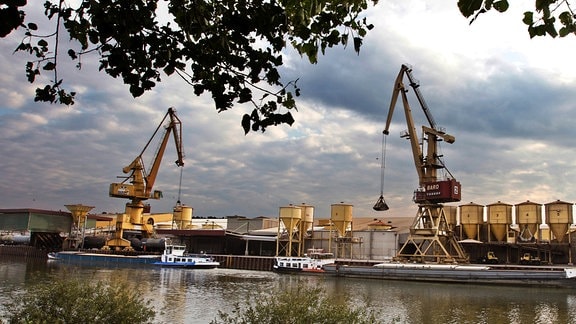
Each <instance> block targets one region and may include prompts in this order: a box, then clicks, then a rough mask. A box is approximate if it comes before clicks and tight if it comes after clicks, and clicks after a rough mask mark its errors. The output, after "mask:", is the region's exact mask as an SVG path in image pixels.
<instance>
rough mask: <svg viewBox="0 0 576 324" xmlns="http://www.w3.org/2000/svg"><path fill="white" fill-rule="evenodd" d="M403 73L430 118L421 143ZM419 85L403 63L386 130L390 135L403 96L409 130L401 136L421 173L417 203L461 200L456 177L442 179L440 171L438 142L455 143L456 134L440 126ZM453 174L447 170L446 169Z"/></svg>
mask: <svg viewBox="0 0 576 324" xmlns="http://www.w3.org/2000/svg"><path fill="white" fill-rule="evenodd" d="M404 75H406V76H407V77H408V80H409V81H410V86H411V87H412V88H413V89H414V92H415V94H416V97H417V99H418V102H419V103H420V106H421V108H422V111H423V112H424V115H425V116H426V119H427V120H428V123H429V126H422V134H423V137H422V140H423V141H422V142H421V141H420V139H419V138H418V133H417V132H416V126H415V123H414V118H413V117H412V109H411V107H410V103H409V101H408V96H407V92H408V89H407V88H406V87H405V85H404V82H403V79H404ZM419 87H420V86H419V84H418V83H417V82H416V81H415V79H414V76H413V75H412V69H411V68H410V67H409V66H408V65H406V64H403V65H402V67H401V69H400V72H399V73H398V76H397V77H396V81H395V82H394V89H393V92H392V99H391V101H390V108H389V110H388V117H387V118H386V126H385V128H384V131H383V133H384V134H385V135H388V134H389V129H390V125H391V122H392V116H393V114H394V109H395V107H396V103H397V101H398V96H401V98H402V104H403V106H404V115H405V117H406V124H407V126H408V129H407V130H406V131H405V132H403V133H402V134H401V137H403V138H407V139H408V140H409V141H410V146H411V147H412V158H413V161H414V165H415V167H416V172H417V173H418V180H419V182H418V185H419V186H418V189H416V191H415V192H414V201H415V202H416V203H445V202H456V201H460V197H461V193H460V183H459V182H457V181H456V180H455V179H454V178H453V177H450V178H448V179H439V178H438V170H440V169H446V167H445V166H444V163H443V162H442V160H441V159H440V158H441V156H440V155H439V154H438V143H439V142H440V141H444V142H446V143H449V144H452V143H454V142H455V140H456V139H455V138H454V136H452V135H450V134H447V133H446V132H445V130H444V129H442V128H439V127H438V126H437V125H436V122H435V121H434V118H433V116H432V113H431V112H430V109H429V108H428V105H427V104H426V101H425V100H424V97H423V96H422V94H421V93H420V89H419ZM424 143H426V148H427V149H426V155H424V153H423V148H424V146H425V145H424ZM446 171H447V172H448V173H450V172H449V171H448V170H446Z"/></svg>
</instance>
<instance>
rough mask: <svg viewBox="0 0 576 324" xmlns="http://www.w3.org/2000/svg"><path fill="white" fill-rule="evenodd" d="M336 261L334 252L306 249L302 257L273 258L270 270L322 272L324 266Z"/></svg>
mask: <svg viewBox="0 0 576 324" xmlns="http://www.w3.org/2000/svg"><path fill="white" fill-rule="evenodd" d="M334 262H336V259H335V258H334V254H332V253H330V252H324V250H323V249H308V253H307V254H305V255H304V256H303V257H282V256H277V257H275V258H274V265H273V267H272V270H274V271H276V272H302V273H324V266H325V265H327V264H332V263H334Z"/></svg>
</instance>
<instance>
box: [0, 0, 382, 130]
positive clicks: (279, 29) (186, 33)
mask: <svg viewBox="0 0 576 324" xmlns="http://www.w3.org/2000/svg"><path fill="white" fill-rule="evenodd" d="M370 3H374V4H375V3H377V0H342V1H325V0H272V1H269V0H165V1H160V0H134V1H118V0H99V1H94V0H92V1H88V0H84V1H64V0H48V1H45V2H44V15H45V16H46V17H47V18H48V19H49V21H50V25H51V26H52V30H51V31H45V30H39V28H38V26H39V25H40V23H39V22H38V21H29V20H28V19H27V15H26V11H27V9H29V7H26V5H27V0H0V21H1V23H0V37H6V36H8V35H10V34H11V33H12V32H14V31H15V30H17V29H23V30H24V33H25V38H24V39H23V41H22V42H21V44H20V45H19V46H18V48H17V51H22V52H26V53H28V54H30V56H31V59H30V60H29V61H28V62H27V63H26V66H25V71H26V72H25V73H26V77H27V79H28V81H29V82H31V83H34V82H35V81H37V79H38V78H39V76H41V75H44V76H48V79H49V81H47V82H46V81H39V82H46V83H47V84H43V85H42V86H40V87H38V88H37V89H36V95H35V101H43V102H51V103H55V102H57V103H62V104H66V105H72V104H74V99H75V98H74V97H75V93H74V92H71V91H69V90H67V89H66V83H65V82H64V79H63V78H61V76H59V74H58V67H59V66H60V64H61V63H62V62H63V60H62V56H68V57H69V58H70V59H72V60H73V61H75V62H76V66H77V68H81V66H82V58H83V57H85V56H86V55H88V54H93V55H97V56H98V59H99V63H100V66H99V68H100V70H101V71H104V72H105V73H107V74H108V75H110V76H112V77H114V78H122V80H123V82H124V83H125V84H126V85H127V86H128V87H129V91H130V93H131V94H132V96H134V97H138V96H140V95H142V94H143V93H144V92H146V91H148V90H151V89H152V88H154V86H155V85H156V84H157V83H158V82H161V76H162V74H164V75H167V76H170V75H173V74H176V75H178V76H180V77H181V78H182V79H184V80H185V82H187V83H188V84H189V85H190V86H191V87H193V89H194V94H195V95H200V94H202V93H205V92H206V93H209V94H210V95H211V96H212V99H213V101H214V104H215V108H216V110H217V111H218V112H221V111H225V110H228V109H231V108H232V107H233V106H234V105H236V104H244V103H251V104H252V106H253V107H254V109H253V110H252V112H251V113H247V114H245V115H244V116H243V118H242V127H243V128H244V131H245V133H248V132H249V131H251V130H252V131H257V130H261V131H264V130H265V129H266V127H268V126H270V125H278V124H283V123H285V124H290V125H291V124H292V123H293V122H294V119H293V117H292V114H291V111H293V110H296V101H295V97H297V96H299V94H300V89H299V88H298V85H297V80H290V81H288V82H285V81H283V80H281V77H280V73H279V71H278V68H279V67H280V66H281V65H282V63H283V61H282V51H283V50H284V49H286V48H287V47H288V46H291V47H293V48H295V49H296V50H297V51H298V53H300V55H302V56H306V57H307V58H308V59H309V61H310V62H311V63H316V62H317V60H318V55H319V53H324V52H325V50H326V49H327V48H330V47H333V46H338V45H341V46H344V47H346V46H348V45H350V46H352V47H353V48H354V50H355V51H356V52H359V51H360V48H361V45H362V39H363V37H364V36H365V35H366V33H367V31H368V30H370V29H372V25H370V24H368V23H367V22H366V20H365V18H361V16H360V15H361V14H362V13H363V11H364V10H366V9H367V8H368V5H369V4H370ZM34 5H37V4H36V3H34ZM68 40H70V41H68ZM65 41H66V42H65ZM44 80H46V78H45V79H44Z"/></svg>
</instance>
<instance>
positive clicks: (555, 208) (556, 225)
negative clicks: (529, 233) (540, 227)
mask: <svg viewBox="0 0 576 324" xmlns="http://www.w3.org/2000/svg"><path fill="white" fill-rule="evenodd" d="M544 210H545V211H546V224H548V226H549V227H550V230H551V231H552V234H554V237H555V238H556V240H557V241H558V242H559V243H560V242H562V241H563V240H564V237H565V236H566V233H567V232H568V229H569V228H570V225H571V224H572V204H571V203H568V202H565V201H560V200H556V201H554V202H551V203H547V204H545V205H544Z"/></svg>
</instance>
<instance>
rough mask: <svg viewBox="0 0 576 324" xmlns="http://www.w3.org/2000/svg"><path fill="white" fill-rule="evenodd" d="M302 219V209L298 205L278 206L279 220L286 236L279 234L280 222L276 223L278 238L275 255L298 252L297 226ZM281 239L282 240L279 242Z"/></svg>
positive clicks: (296, 253)
mask: <svg viewBox="0 0 576 324" xmlns="http://www.w3.org/2000/svg"><path fill="white" fill-rule="evenodd" d="M301 220H302V209H301V208H300V207H298V206H293V205H290V206H285V207H280V222H281V223H282V224H284V227H285V228H286V236H283V235H281V232H280V224H279V225H278V237H279V238H280V237H281V236H282V237H283V238H282V239H278V241H277V243H276V244H277V245H276V255H281V253H282V252H283V253H284V255H285V256H292V255H294V254H295V255H298V254H299V253H300V244H299V243H300V238H299V237H298V235H297V234H298V233H299V232H298V228H299V226H300V221H301ZM280 241H282V242H280Z"/></svg>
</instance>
